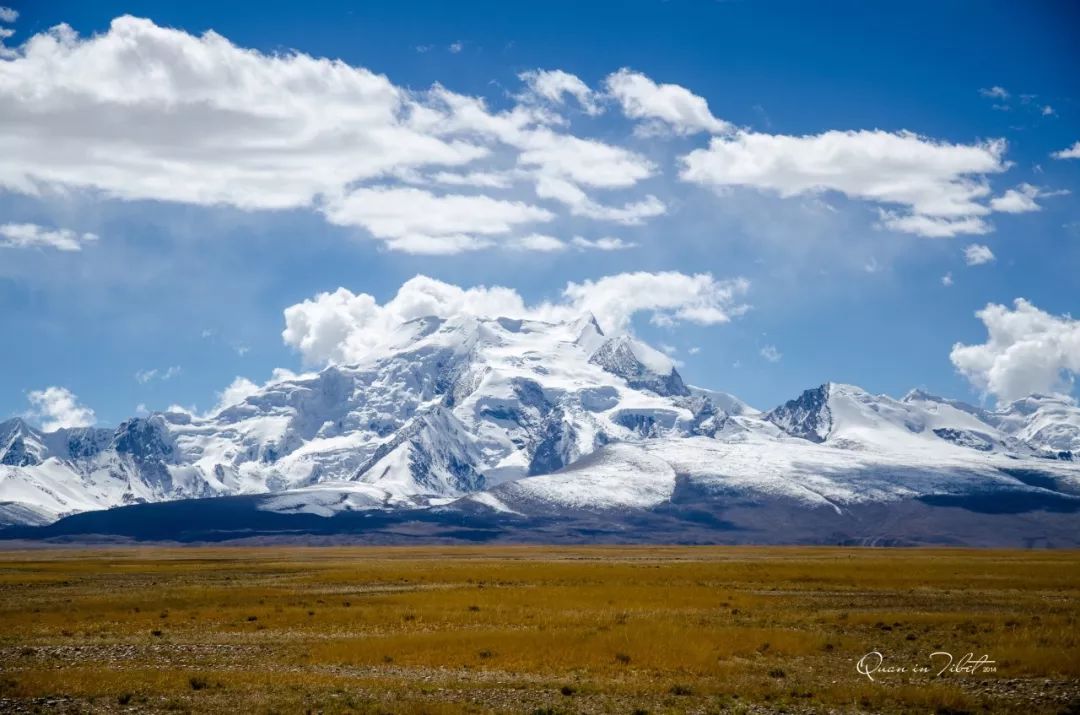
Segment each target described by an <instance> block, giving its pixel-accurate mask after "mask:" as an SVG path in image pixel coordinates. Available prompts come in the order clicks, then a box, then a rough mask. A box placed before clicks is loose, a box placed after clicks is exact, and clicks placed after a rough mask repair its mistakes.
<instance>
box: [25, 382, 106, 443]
mask: <svg viewBox="0 0 1080 715" xmlns="http://www.w3.org/2000/svg"><path fill="white" fill-rule="evenodd" d="M27 398H28V399H29V400H30V405H31V412H30V414H29V416H30V418H31V419H37V420H40V421H41V428H42V429H43V430H45V431H46V432H52V431H54V430H58V429H68V428H73V427H90V426H92V425H94V423H96V422H97V415H95V414H94V411H93V410H92V409H90V408H89V407H87V406H85V405H81V404H79V398H77V397H76V396H75V394H74V393H72V392H71V390H68V389H67V388H66V387H55V386H54V387H46V388H45V389H44V390H33V391H31V392H30V393H29V394H28V395H27Z"/></svg>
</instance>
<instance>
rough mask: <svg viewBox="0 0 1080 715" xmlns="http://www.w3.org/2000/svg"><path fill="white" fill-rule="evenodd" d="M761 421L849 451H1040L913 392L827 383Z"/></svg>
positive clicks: (960, 407) (956, 407) (984, 420)
mask: <svg viewBox="0 0 1080 715" xmlns="http://www.w3.org/2000/svg"><path fill="white" fill-rule="evenodd" d="M765 419H767V420H769V421H770V422H772V423H773V424H775V425H777V426H778V427H780V428H781V429H782V430H784V431H785V432H787V433H788V434H791V435H793V436H796V437H802V438H804V439H808V440H810V441H812V442H817V443H825V444H830V445H833V446H843V447H847V448H849V449H870V450H884V451H889V452H897V451H900V452H907V453H914V454H918V453H920V452H922V451H924V450H931V451H932V452H933V453H934V454H940V455H945V456H946V457H945V458H947V455H948V454H949V453H950V451H951V449H953V448H959V449H964V450H976V451H983V452H1001V453H1012V454H1018V455H1034V454H1037V453H1038V452H1039V451H1040V448H1039V446H1038V445H1033V444H1030V443H1028V442H1027V441H1026V440H1024V439H1020V438H1018V437H1017V436H1016V435H1015V434H1014V433H1013V431H1012V430H1003V429H1001V425H1002V424H1003V422H1002V421H1001V420H1000V419H999V418H998V417H996V416H995V414H994V413H989V412H986V411H984V410H980V409H978V408H975V407H972V406H970V405H966V404H964V403H962V402H958V401H954V400H945V399H942V398H938V397H935V396H933V395H928V394H926V393H924V392H921V391H912V392H910V393H908V394H907V395H906V396H905V397H904V398H903V399H902V400H895V399H893V398H891V397H888V396H887V395H871V394H870V393H868V392H866V391H865V390H863V389H862V388H859V387H856V386H854V385H843V384H838V383H826V384H824V385H821V386H820V387H818V388H815V389H813V390H807V391H805V392H804V393H803V394H802V395H800V396H799V397H798V398H796V399H794V400H791V401H789V402H787V403H785V404H784V405H782V406H780V407H778V408H776V409H774V410H772V411H771V412H769V413H768V414H767V415H766V416H765Z"/></svg>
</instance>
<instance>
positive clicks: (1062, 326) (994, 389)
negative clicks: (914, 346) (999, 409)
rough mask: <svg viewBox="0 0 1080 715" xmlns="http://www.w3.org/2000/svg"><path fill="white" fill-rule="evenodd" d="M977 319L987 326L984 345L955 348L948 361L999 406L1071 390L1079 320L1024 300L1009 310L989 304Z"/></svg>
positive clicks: (1078, 362) (1077, 365)
mask: <svg viewBox="0 0 1080 715" xmlns="http://www.w3.org/2000/svg"><path fill="white" fill-rule="evenodd" d="M975 315H976V316H977V317H978V318H979V320H981V321H982V322H983V325H985V326H986V332H987V339H986V342H985V343H983V344H981V345H963V344H961V343H957V344H956V345H954V346H953V349H952V353H951V354H950V358H951V359H952V363H953V365H955V366H956V369H957V370H958V371H959V372H960V373H961V374H962V375H964V377H966V378H967V379H968V380H969V381H970V382H971V384H972V385H973V386H974V387H975V388H976V389H979V390H982V391H983V392H986V393H989V394H992V395H994V396H996V397H997V398H998V399H999V400H1001V401H1010V400H1016V399H1019V398H1021V397H1026V396H1027V395H1030V394H1033V393H1039V394H1048V393H1055V392H1060V393H1068V392H1069V391H1070V390H1071V389H1072V386H1073V381H1074V379H1075V377H1076V375H1077V374H1080V320H1076V319H1074V318H1073V317H1072V316H1070V315H1068V314H1065V315H1052V314H1050V313H1047V312H1046V311H1043V310H1040V309H1039V308H1037V307H1035V306H1034V305H1032V304H1031V303H1030V302H1028V301H1027V300H1024V299H1023V298H1017V299H1016V300H1015V301H1014V303H1013V307H1012V308H1011V309H1010V308H1009V307H1008V306H1005V305H998V304H995V303H991V304H989V305H987V306H986V307H985V308H983V309H982V310H980V311H978V312H977V313H976V314H975Z"/></svg>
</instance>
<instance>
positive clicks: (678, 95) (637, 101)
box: [605, 68, 732, 135]
mask: <svg viewBox="0 0 1080 715" xmlns="http://www.w3.org/2000/svg"><path fill="white" fill-rule="evenodd" d="M605 84H606V85H607V91H608V94H610V95H611V96H612V97H613V98H614V99H615V100H616V101H617V102H618V103H619V105H620V106H621V107H622V111H623V114H625V115H626V116H627V117H629V118H630V119H637V120H643V121H645V122H646V124H645V125H644V128H645V133H651V132H652V131H654V130H655V129H657V126H656V125H657V124H658V123H659V124H660V125H661V126H663V127H665V128H667V129H668V130H670V131H672V132H674V133H675V134H684V135H685V134H695V133H697V132H703V131H704V132H711V133H713V134H720V133H723V132H728V131H731V130H732V125H731V124H729V123H728V122H725V121H724V120H722V119H717V118H716V117H714V116H713V115H712V112H710V111H709V103H708V102H706V101H705V99H704V98H702V97H699V96H698V95H696V94H694V93H693V92H691V91H690V90H688V89H686V88H685V87H681V86H679V85H677V84H657V83H656V82H653V81H652V80H651V79H649V78H648V77H646V76H645V75H643V74H641V73H638V72H633V71H631V70H629V69H625V68H624V69H621V70H619V71H618V72H615V73H614V74H612V75H609V76H608V78H607V80H606V82H605Z"/></svg>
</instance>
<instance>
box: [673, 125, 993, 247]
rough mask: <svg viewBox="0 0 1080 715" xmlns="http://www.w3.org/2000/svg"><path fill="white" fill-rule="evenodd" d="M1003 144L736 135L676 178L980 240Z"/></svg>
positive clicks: (718, 140) (715, 144)
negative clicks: (839, 205) (846, 206)
mask: <svg viewBox="0 0 1080 715" xmlns="http://www.w3.org/2000/svg"><path fill="white" fill-rule="evenodd" d="M1004 151H1005V142H1004V141H1001V140H998V141H991V142H986V143H982V144H970V145H965V144H947V143H942V142H936V141H933V140H931V139H928V138H925V137H921V136H918V135H916V134H912V133H910V132H897V133H891V132H885V131H880V130H878V131H829V132H825V133H823V134H817V135H810V136H801V137H799V136H786V135H774V134H760V133H755V132H745V131H742V132H738V133H736V134H734V135H732V136H729V137H713V139H712V141H711V142H710V144H709V147H708V148H707V149H697V150H695V151H692V152H690V153H689V154H687V155H686V156H684V157H683V159H682V160H683V169H682V173H681V177H682V178H683V180H685V181H690V182H694V183H698V184H702V185H706V186H712V187H714V188H723V187H731V186H748V187H754V188H758V189H763V190H769V191H774V192H776V193H778V194H779V195H780V196H783V197H791V196H799V195H803V194H814V193H817V192H822V191H837V192H839V193H842V194H844V195H846V196H848V197H850V198H853V199H861V200H865V201H872V202H875V203H878V204H884V205H895V206H899V207H901V208H902V210H903V213H896V212H894V211H883V213H882V225H884V226H885V227H887V228H891V229H894V230H898V231H905V232H909V233H916V234H920V235H924V236H951V235H955V234H957V233H986V232H987V231H989V230H990V228H989V227H988V226H987V225H986V223H985V222H983V221H982V220H981V219H980V218H979V217H980V216H984V215H986V214H988V213H990V209H989V208H988V207H987V206H986V205H984V204H983V203H981V200H982V199H984V198H985V197H986V196H987V195H988V194H989V193H990V187H989V185H988V183H987V181H986V179H985V175H986V174H989V173H996V172H1001V171H1004V170H1005V169H1006V168H1007V167H1008V165H1007V163H1005V162H1003V161H1002V155H1003V153H1004Z"/></svg>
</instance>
